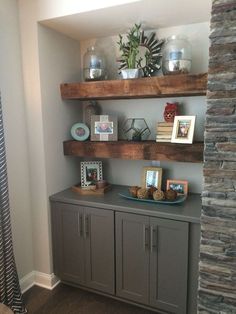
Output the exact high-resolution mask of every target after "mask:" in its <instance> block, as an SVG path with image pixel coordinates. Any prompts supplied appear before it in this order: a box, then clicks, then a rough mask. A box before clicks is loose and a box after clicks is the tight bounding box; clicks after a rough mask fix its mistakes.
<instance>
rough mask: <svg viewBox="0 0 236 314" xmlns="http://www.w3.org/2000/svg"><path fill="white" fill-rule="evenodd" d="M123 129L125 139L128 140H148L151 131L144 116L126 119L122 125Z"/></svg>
mask: <svg viewBox="0 0 236 314" xmlns="http://www.w3.org/2000/svg"><path fill="white" fill-rule="evenodd" d="M122 131H123V134H124V137H125V139H127V140H128V141H144V140H147V138H148V136H149V135H150V134H151V131H150V129H149V127H148V125H147V123H146V121H145V119H143V118H129V119H126V120H125V121H124V123H123V125H122Z"/></svg>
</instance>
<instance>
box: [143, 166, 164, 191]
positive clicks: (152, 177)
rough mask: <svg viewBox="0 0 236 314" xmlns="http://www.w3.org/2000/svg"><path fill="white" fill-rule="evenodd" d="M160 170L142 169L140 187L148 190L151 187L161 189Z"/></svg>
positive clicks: (156, 168)
mask: <svg viewBox="0 0 236 314" xmlns="http://www.w3.org/2000/svg"><path fill="white" fill-rule="evenodd" d="M161 181H162V168H158V167H144V168H143V175H142V187H144V188H150V187H151V186H154V187H156V188H157V189H159V190H160V189H161Z"/></svg>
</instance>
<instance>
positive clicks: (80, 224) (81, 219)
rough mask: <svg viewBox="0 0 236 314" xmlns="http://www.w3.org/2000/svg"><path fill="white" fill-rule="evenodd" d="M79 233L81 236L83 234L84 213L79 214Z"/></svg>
mask: <svg viewBox="0 0 236 314" xmlns="http://www.w3.org/2000/svg"><path fill="white" fill-rule="evenodd" d="M78 234H79V236H80V237H82V236H83V217H82V214H79V215H78Z"/></svg>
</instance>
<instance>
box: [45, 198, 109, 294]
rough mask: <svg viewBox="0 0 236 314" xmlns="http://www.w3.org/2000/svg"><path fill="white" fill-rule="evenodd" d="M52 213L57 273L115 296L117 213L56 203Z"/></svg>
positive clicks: (61, 276) (63, 277)
mask: <svg viewBox="0 0 236 314" xmlns="http://www.w3.org/2000/svg"><path fill="white" fill-rule="evenodd" d="M51 212H52V216H51V217H52V240H53V261H54V272H55V274H56V275H57V276H59V278H61V279H62V280H63V281H68V282H71V283H76V284H81V285H85V286H87V287H89V288H93V289H97V290H99V291H103V292H107V293H110V294H114V213H113V211H109V210H103V209H97V208H91V207H82V206H78V205H72V204H65V203H60V202H52V204H51Z"/></svg>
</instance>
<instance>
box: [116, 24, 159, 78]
mask: <svg viewBox="0 0 236 314" xmlns="http://www.w3.org/2000/svg"><path fill="white" fill-rule="evenodd" d="M119 38H120V40H119V42H118V44H119V47H120V51H121V52H122V54H121V57H120V58H119V60H118V61H119V62H120V65H119V69H120V70H122V69H126V68H141V69H142V71H143V75H144V76H151V75H152V74H153V73H154V72H156V71H158V70H159V69H160V68H161V65H160V62H161V57H162V54H161V47H162V45H163V43H164V40H163V39H162V40H158V39H157V38H156V34H155V33H154V32H151V33H150V34H149V35H145V33H144V31H143V30H141V24H135V26H134V27H133V28H131V29H130V30H129V32H128V33H127V42H124V40H123V37H122V36H121V35H119Z"/></svg>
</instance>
